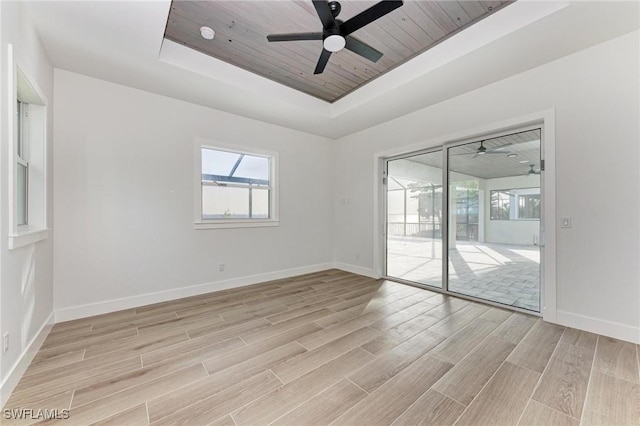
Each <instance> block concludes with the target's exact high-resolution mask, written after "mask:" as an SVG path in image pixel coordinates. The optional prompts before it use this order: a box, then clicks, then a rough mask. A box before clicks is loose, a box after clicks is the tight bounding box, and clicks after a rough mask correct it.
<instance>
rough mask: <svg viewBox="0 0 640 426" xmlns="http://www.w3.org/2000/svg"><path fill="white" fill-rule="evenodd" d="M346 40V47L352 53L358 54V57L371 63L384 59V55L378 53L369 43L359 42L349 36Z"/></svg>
mask: <svg viewBox="0 0 640 426" xmlns="http://www.w3.org/2000/svg"><path fill="white" fill-rule="evenodd" d="M345 38H346V40H347V45H346V46H345V47H346V48H347V49H349V50H350V51H352V52H354V53H357V54H358V55H360V56H362V57H363V58H365V59H368V60H370V61H371V62H378V60H379V59H380V58H382V53H381V52H378V51H377V50H376V49H374V48H373V47H371V46H369V45H368V44H367V43H365V42H363V41H361V40H358V39H357V38H355V37H353V36H347V37H345Z"/></svg>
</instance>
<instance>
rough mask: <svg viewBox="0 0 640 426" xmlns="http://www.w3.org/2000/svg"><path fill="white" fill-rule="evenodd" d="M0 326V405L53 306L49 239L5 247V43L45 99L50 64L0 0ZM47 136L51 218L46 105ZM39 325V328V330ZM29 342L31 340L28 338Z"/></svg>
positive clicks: (22, 19) (49, 91) (26, 25)
mask: <svg viewBox="0 0 640 426" xmlns="http://www.w3.org/2000/svg"><path fill="white" fill-rule="evenodd" d="M0 19H1V25H0V28H1V32H0V42H1V43H0V45H1V48H0V54H1V59H0V66H1V69H2V71H1V73H0V74H1V75H2V78H1V82H0V122H1V123H2V126H1V127H2V131H1V133H0V139H1V149H0V161H1V165H0V170H1V172H0V182H1V185H0V191H1V203H0V216H1V221H0V228H1V232H0V274H1V281H0V282H1V284H0V330H1V332H2V333H1V334H4V333H9V337H10V345H9V351H8V352H7V353H6V354H5V355H1V353H2V351H1V350H0V360H1V362H0V384H1V385H0V406H2V405H3V404H4V402H5V401H6V398H7V397H8V395H9V393H10V392H11V390H12V389H13V387H14V386H15V384H16V383H17V380H18V379H19V378H20V376H21V375H22V373H23V372H24V370H25V369H26V366H27V365H28V363H29V362H30V360H31V358H30V356H32V355H33V350H34V349H37V348H38V346H39V345H38V343H37V342H36V341H37V340H38V339H41V338H42V337H44V336H46V331H44V330H48V329H47V328H46V324H47V322H48V320H49V319H51V318H52V317H51V315H52V312H53V289H52V276H53V272H52V268H53V266H52V258H53V256H52V241H51V237H49V238H48V239H47V240H44V241H41V242H38V243H36V244H35V245H28V246H25V247H21V248H17V249H13V250H9V249H8V235H9V218H8V216H9V197H11V196H12V192H11V191H10V190H9V185H8V177H9V175H8V173H9V171H8V169H9V167H8V165H9V161H10V159H9V157H8V156H9V146H10V144H11V143H13V141H11V140H10V137H9V126H8V117H9V116H10V113H9V110H8V108H9V105H11V102H13V103H15V99H14V98H13V97H14V93H15V92H14V90H13V88H12V87H10V84H9V81H8V80H9V78H8V76H9V66H10V61H8V45H9V44H12V45H13V50H14V57H15V61H16V63H17V64H18V66H19V67H20V69H21V70H22V71H23V72H24V74H25V75H26V77H27V78H28V79H29V80H30V82H31V83H34V84H36V85H37V86H38V87H39V88H40V90H41V91H42V92H43V94H44V96H45V97H46V98H47V99H48V101H49V102H51V101H52V99H53V68H52V67H51V64H50V63H49V60H48V58H47V55H46V53H45V52H44V50H43V49H42V46H41V44H40V41H39V39H38V37H37V34H36V32H35V30H34V28H33V26H32V23H31V22H30V21H29V19H28V18H27V17H26V14H24V13H23V4H22V3H21V2H0ZM47 113H48V116H47V123H48V126H47V129H46V134H47V139H48V165H49V167H48V170H49V172H48V177H49V188H48V194H49V195H48V201H47V203H48V209H47V219H48V223H51V221H52V196H51V177H52V173H51V167H50V165H51V158H52V149H51V147H52V142H53V141H52V126H51V122H52V108H51V105H49V108H48V109H47ZM41 331H42V332H41ZM32 343H33V344H32Z"/></svg>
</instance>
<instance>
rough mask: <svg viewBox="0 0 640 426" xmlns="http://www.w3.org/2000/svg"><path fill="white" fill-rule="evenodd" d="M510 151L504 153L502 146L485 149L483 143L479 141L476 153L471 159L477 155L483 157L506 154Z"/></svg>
mask: <svg viewBox="0 0 640 426" xmlns="http://www.w3.org/2000/svg"><path fill="white" fill-rule="evenodd" d="M509 152H510V151H505V150H504V146H499V147H496V148H489V149H487V147H486V146H484V141H480V146H479V147H478V149H476V153H475V155H474V156H473V158H475V157H477V156H478V155H485V154H508V153H509Z"/></svg>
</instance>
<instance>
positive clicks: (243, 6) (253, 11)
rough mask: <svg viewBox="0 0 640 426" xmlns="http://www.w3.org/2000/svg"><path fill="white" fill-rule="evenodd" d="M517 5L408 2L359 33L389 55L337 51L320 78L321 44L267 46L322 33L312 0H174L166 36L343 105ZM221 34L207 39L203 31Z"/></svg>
mask: <svg viewBox="0 0 640 426" xmlns="http://www.w3.org/2000/svg"><path fill="white" fill-rule="evenodd" d="M376 3H377V1H362V0H356V1H348V0H344V1H341V2H340V4H341V6H342V11H341V13H340V15H339V16H338V18H340V19H342V20H348V19H349V18H351V17H352V16H355V15H357V14H358V13H360V12H361V11H363V10H366V9H367V8H369V7H371V6H373V5H374V4H376ZM510 3H511V1H475V0H470V1H452V0H445V1H411V0H409V1H405V3H404V5H403V6H402V7H400V8H399V9H396V10H395V11H393V12H391V13H389V14H388V15H386V16H383V17H382V18H380V19H378V20H377V21H374V22H373V23H371V24H369V25H367V26H366V27H364V28H362V29H360V30H358V31H356V32H355V33H354V34H353V36H355V37H357V38H358V39H360V40H362V41H364V42H365V43H367V44H369V45H371V46H372V47H374V48H375V49H377V50H379V51H380V52H382V53H383V56H382V58H381V59H380V60H379V61H378V62H376V63H373V62H369V61H367V60H366V59H364V58H362V57H360V56H358V55H356V54H355V53H353V52H350V51H349V50H346V49H343V50H341V51H339V52H337V53H334V54H333V55H332V56H331V58H330V60H329V63H328V65H327V67H326V69H325V71H324V73H322V74H318V75H314V74H313V71H314V69H315V66H316V63H317V62H318V57H319V56H320V53H321V51H322V42H321V41H319V40H318V41H293V42H277V43H269V42H267V38H266V36H267V35H268V34H281V33H296V32H319V31H322V24H321V23H320V20H319V18H318V15H317V13H316V10H315V8H314V7H313V4H312V2H311V0H305V1H237V0H236V1H191V0H188V1H185V0H173V2H172V4H171V10H170V13H169V18H168V21H167V26H166V30H165V38H167V39H169V40H171V41H174V42H176V43H180V44H183V45H186V46H188V47H190V48H192V49H195V50H197V51H200V52H202V53H204V54H207V55H210V56H212V57H214V58H217V59H220V60H223V61H225V62H228V63H230V64H232V65H235V66H238V67H240V68H243V69H245V70H248V71H251V72H254V73H256V74H258V75H261V76H263V77H266V78H269V79H271V80H274V81H276V82H278V83H281V84H284V85H286V86H289V87H291V88H293V89H296V90H299V91H302V92H304V93H307V94H309V95H312V96H315V97H317V98H320V99H322V100H325V101H328V102H335V101H336V100H338V99H340V98H342V97H343V96H345V95H347V94H349V93H350V92H352V91H354V90H356V89H357V88H359V87H361V86H362V85H364V84H366V83H367V82H369V81H371V80H372V79H374V78H376V77H377V76H379V75H381V74H384V73H385V72H387V71H389V70H391V69H393V68H395V67H397V66H398V65H401V64H402V63H404V62H406V61H407V60H409V59H411V58H413V57H414V56H416V55H418V54H420V53H422V52H424V51H426V50H428V49H429V48H431V47H433V46H435V45H436V44H438V43H439V42H441V41H443V40H445V39H447V38H448V37H450V36H451V35H453V34H455V33H457V32H459V31H461V30H463V29H465V28H467V27H469V26H470V25H472V24H474V23H476V22H478V21H479V20H481V19H483V18H485V17H487V16H489V15H490V14H492V13H494V12H496V11H497V10H499V9H501V8H503V7H505V6H506V5H508V4H510ZM202 26H208V27H210V28H212V29H213V30H214V31H215V37H214V39H213V40H205V39H204V38H202V37H201V35H200V28H201V27H202Z"/></svg>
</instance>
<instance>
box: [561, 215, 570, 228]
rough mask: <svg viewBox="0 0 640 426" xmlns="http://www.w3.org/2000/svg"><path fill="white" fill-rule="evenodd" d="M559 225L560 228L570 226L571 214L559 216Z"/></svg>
mask: <svg viewBox="0 0 640 426" xmlns="http://www.w3.org/2000/svg"><path fill="white" fill-rule="evenodd" d="M560 226H561V227H562V228H571V216H563V217H561V218H560Z"/></svg>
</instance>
